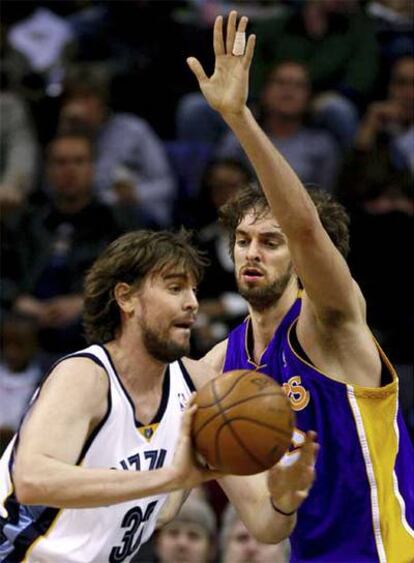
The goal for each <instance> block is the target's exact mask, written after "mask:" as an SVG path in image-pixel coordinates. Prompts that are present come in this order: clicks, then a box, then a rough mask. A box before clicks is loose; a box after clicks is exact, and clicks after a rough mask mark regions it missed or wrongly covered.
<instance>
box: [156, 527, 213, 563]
mask: <svg viewBox="0 0 414 563" xmlns="http://www.w3.org/2000/svg"><path fill="white" fill-rule="evenodd" d="M157 555H158V557H159V559H160V561H161V563H207V561H208V560H209V555H210V540H209V536H208V534H207V533H206V531H205V530H204V529H203V528H202V527H201V526H199V525H198V524H195V523H193V522H171V524H169V525H168V526H167V527H166V528H165V529H164V530H162V531H161V533H160V535H159V537H158V542H157Z"/></svg>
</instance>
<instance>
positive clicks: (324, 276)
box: [187, 11, 362, 322]
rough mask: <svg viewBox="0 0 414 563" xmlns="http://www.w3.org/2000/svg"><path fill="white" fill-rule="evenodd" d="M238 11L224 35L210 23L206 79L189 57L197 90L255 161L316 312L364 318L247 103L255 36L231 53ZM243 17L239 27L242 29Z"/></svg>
mask: <svg viewBox="0 0 414 563" xmlns="http://www.w3.org/2000/svg"><path fill="white" fill-rule="evenodd" d="M236 20H237V13H236V12H234V11H233V12H231V13H230V15H229V18H228V23H227V33H226V40H225V41H224V38H223V19H222V17H221V16H219V17H218V18H217V19H216V22H215V25H214V52H215V69H214V74H213V75H212V76H211V77H210V78H208V77H207V76H206V74H205V72H204V70H203V68H202V67H201V65H200V63H199V62H198V61H197V60H196V59H194V58H190V59H188V60H187V62H188V65H189V67H190V68H191V70H192V71H193V73H194V74H195V75H196V77H197V79H198V81H199V85H200V88H201V91H202V92H203V94H204V96H205V98H206V100H207V101H208V103H209V104H210V105H211V107H212V108H214V109H215V110H217V111H218V112H219V113H220V114H221V115H222V117H223V119H224V120H225V121H226V123H227V124H228V125H229V126H230V128H231V129H232V130H233V132H234V133H235V135H236V136H237V138H238V140H239V141H240V143H241V145H242V146H243V148H244V150H245V152H246V154H247V156H248V157H249V160H250V161H251V163H252V164H253V166H254V168H255V171H256V173H257V176H258V178H259V180H260V183H261V185H262V188H263V190H264V192H265V194H266V197H267V199H268V202H269V204H270V207H271V209H272V211H273V214H274V216H275V217H276V218H277V220H278V222H279V225H280V227H281V228H282V230H283V232H284V233H285V235H286V237H287V239H288V244H289V249H290V252H291V254H292V258H293V262H294V265H295V268H296V271H297V273H298V275H299V277H300V279H301V281H302V283H303V284H304V286H305V288H306V292H307V295H308V296H309V299H310V301H311V303H312V307H313V308H314V312H315V314H316V315H317V316H318V317H319V319H320V320H321V321H322V322H323V321H324V320H326V319H328V320H329V319H331V318H333V314H332V313H335V314H336V318H337V317H338V313H340V314H341V315H342V316H343V317H344V318H346V319H352V320H358V321H360V320H362V315H361V308H360V303H359V300H358V297H357V295H356V292H355V291H354V285H353V282H352V278H351V274H350V272H349V269H348V267H347V264H346V262H345V260H344V259H343V257H342V256H341V254H340V253H339V251H338V250H337V249H336V248H335V246H334V244H333V243H332V242H331V240H330V238H329V236H328V234H327V233H326V231H325V230H324V228H323V227H322V224H321V222H320V220H319V217H318V213H317V211H316V208H315V206H314V204H313V202H312V200H311V198H310V197H309V195H308V193H307V191H306V190H305V188H304V187H303V185H302V183H301V181H300V180H299V178H298V177H297V175H296V174H295V172H294V171H293V170H292V168H291V167H290V166H289V164H288V163H287V162H286V160H285V159H284V158H283V157H282V155H281V154H280V153H279V152H278V151H277V149H276V148H275V147H274V146H273V144H272V143H271V142H270V140H269V139H268V138H267V136H266V135H265V133H264V132H263V131H262V130H261V128H260V127H259V125H258V124H257V122H256V120H255V119H254V117H253V115H252V113H251V112H250V110H249V109H248V108H247V106H246V100H247V94H248V79H249V68H250V64H251V61H252V57H253V52H254V44H255V37H254V35H251V36H250V37H249V38H248V41H247V46H246V50H245V54H244V55H242V56H235V55H232V49H233V44H234V38H235V35H236ZM246 24H247V18H245V17H242V18H241V19H240V22H239V24H238V31H239V32H243V31H244V30H245V28H246Z"/></svg>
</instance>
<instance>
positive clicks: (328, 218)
mask: <svg viewBox="0 0 414 563" xmlns="http://www.w3.org/2000/svg"><path fill="white" fill-rule="evenodd" d="M307 191H308V193H309V195H310V197H311V199H312V201H313V203H314V204H315V207H316V209H317V211H318V214H319V218H320V220H321V223H322V225H323V227H324V229H325V230H326V232H327V233H328V235H329V237H330V238H331V240H332V242H333V243H334V245H335V246H336V248H337V249H338V250H339V252H340V253H341V254H342V255H343V256H344V257H345V258H346V257H347V255H348V253H349V217H348V214H347V212H346V211H345V208H344V207H343V206H342V205H341V204H340V203H338V202H337V201H336V200H335V199H333V197H332V196H331V195H330V194H328V193H327V192H325V191H323V190H321V189H318V188H313V187H312V188H310V187H309V188H307ZM252 210H253V212H254V214H255V215H256V216H257V218H260V217H263V216H264V215H266V214H267V213H269V212H270V207H269V204H268V202H267V200H266V197H265V195H264V193H263V192H262V190H261V189H259V188H257V187H256V186H253V185H251V186H246V187H245V188H243V189H242V190H240V192H239V193H238V194H237V195H236V196H235V197H234V198H231V199H230V200H229V201H228V202H227V203H226V204H225V205H223V206H222V207H221V208H220V212H219V216H220V221H221V223H222V224H223V225H224V227H225V228H226V229H227V231H228V233H229V248H230V254H231V256H232V257H233V255H234V244H235V240H236V228H237V227H238V225H239V224H240V222H241V221H242V219H243V217H244V216H245V215H246V214H247V213H248V212H250V211H252Z"/></svg>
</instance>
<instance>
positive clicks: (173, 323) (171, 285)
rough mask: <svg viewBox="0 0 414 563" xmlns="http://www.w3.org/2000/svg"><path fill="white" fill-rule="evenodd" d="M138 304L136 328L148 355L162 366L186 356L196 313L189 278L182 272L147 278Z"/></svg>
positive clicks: (190, 279) (196, 304)
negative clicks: (163, 363) (138, 329)
mask: <svg viewBox="0 0 414 563" xmlns="http://www.w3.org/2000/svg"><path fill="white" fill-rule="evenodd" d="M139 302H140V306H139V312H138V324H139V327H140V329H141V334H142V339H143V343H144V346H145V347H146V349H147V351H148V352H149V353H150V354H151V355H152V356H153V357H154V358H155V359H157V360H159V361H162V362H173V361H175V360H177V359H178V358H181V357H182V356H185V355H187V354H188V353H189V350H190V333H191V327H192V326H193V324H194V321H195V316H196V313H197V310H198V301H197V297H196V295H195V287H194V280H193V279H192V278H191V276H190V275H188V274H186V273H184V272H183V271H181V270H180V271H178V270H177V271H174V270H169V271H166V272H164V273H160V274H156V275H154V276H150V277H148V279H147V280H146V282H145V284H144V288H143V290H142V292H141V293H140V295H139Z"/></svg>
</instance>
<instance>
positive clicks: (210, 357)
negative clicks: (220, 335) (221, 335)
mask: <svg viewBox="0 0 414 563" xmlns="http://www.w3.org/2000/svg"><path fill="white" fill-rule="evenodd" d="M227 343H228V339H227V338H226V340H222V341H221V342H219V343H218V344H216V345H215V346H214V347H213V348H212V349H211V350H210V351H209V352H207V354H206V355H205V356H204V357H203V362H205V363H207V364H208V365H210V366H211V367H212V368H213V369H215V370H216V371H219V372H222V371H223V367H224V361H225V359H226V352H227Z"/></svg>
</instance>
